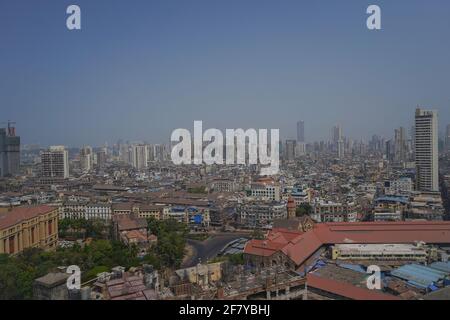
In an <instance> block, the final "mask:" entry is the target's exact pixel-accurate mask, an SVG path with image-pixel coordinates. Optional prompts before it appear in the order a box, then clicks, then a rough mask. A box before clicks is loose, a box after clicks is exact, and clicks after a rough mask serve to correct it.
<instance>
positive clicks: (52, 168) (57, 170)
mask: <svg viewBox="0 0 450 320" xmlns="http://www.w3.org/2000/svg"><path fill="white" fill-rule="evenodd" d="M41 166H42V172H41V175H42V177H44V178H61V179H67V178H69V152H68V151H67V150H66V148H65V147H64V146H52V147H50V148H49V150H48V151H44V152H42V153H41Z"/></svg>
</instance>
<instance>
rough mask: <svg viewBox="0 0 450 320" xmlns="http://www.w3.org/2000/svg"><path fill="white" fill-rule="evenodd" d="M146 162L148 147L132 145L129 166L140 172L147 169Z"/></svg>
mask: <svg viewBox="0 0 450 320" xmlns="http://www.w3.org/2000/svg"><path fill="white" fill-rule="evenodd" d="M147 162H148V146H147V145H133V146H132V147H131V165H132V166H133V167H134V168H135V169H137V170H142V169H144V168H147Z"/></svg>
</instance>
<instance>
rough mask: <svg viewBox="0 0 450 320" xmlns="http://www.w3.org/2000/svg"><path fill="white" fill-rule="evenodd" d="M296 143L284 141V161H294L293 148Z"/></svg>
mask: <svg viewBox="0 0 450 320" xmlns="http://www.w3.org/2000/svg"><path fill="white" fill-rule="evenodd" d="M296 143H297V141H295V140H286V148H285V150H284V156H285V160H286V161H293V160H294V159H295V148H296Z"/></svg>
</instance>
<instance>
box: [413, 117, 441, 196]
mask: <svg viewBox="0 0 450 320" xmlns="http://www.w3.org/2000/svg"><path fill="white" fill-rule="evenodd" d="M415 127H416V130H415V159H416V188H417V190H420V191H439V175H438V174H439V168H438V115H437V111H432V110H423V109H420V108H417V109H416V117H415Z"/></svg>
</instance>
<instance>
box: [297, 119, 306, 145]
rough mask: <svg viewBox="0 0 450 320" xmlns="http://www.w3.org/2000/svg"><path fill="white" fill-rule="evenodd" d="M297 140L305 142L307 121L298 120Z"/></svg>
mask: <svg viewBox="0 0 450 320" xmlns="http://www.w3.org/2000/svg"><path fill="white" fill-rule="evenodd" d="M297 142H305V122H304V121H299V122H297Z"/></svg>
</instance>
